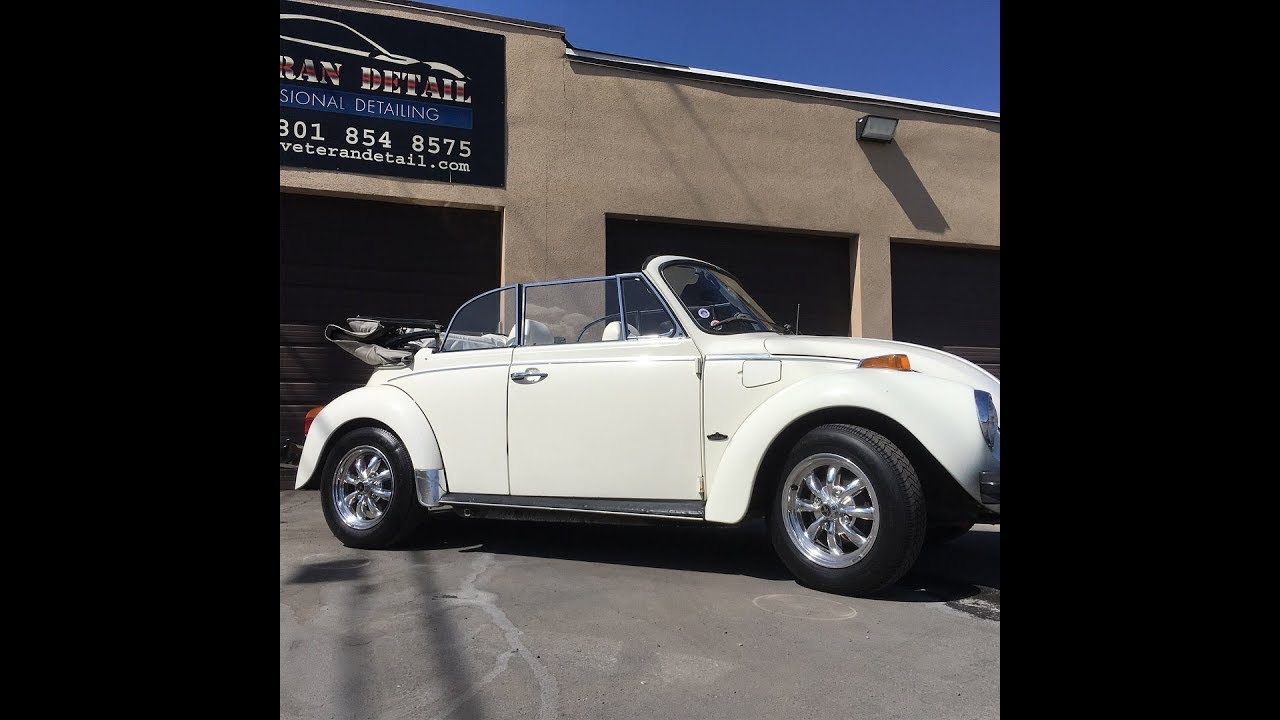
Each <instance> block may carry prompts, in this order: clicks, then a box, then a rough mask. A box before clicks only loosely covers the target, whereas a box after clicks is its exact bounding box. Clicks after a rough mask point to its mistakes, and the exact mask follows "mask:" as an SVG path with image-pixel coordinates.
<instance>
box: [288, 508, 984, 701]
mask: <svg viewBox="0 0 1280 720" xmlns="http://www.w3.org/2000/svg"><path fill="white" fill-rule="evenodd" d="M999 715H1000V530H999V526H995V525H979V526H976V527H975V528H974V529H973V530H972V531H970V532H969V533H968V534H967V535H965V536H963V537H961V538H959V539H958V540H955V541H952V542H951V543H947V544H945V545H940V546H926V547H925V550H924V553H923V554H922V555H921V558H920V560H919V561H918V562H917V564H916V567H915V569H914V570H912V571H911V573H909V574H908V575H907V576H906V577H905V578H904V579H903V580H902V581H901V582H899V583H898V585H897V586H895V587H894V588H893V589H891V590H890V591H889V592H887V593H886V594H884V595H883V596H882V597H878V598H875V599H867V598H852V597H844V596H840V595H832V594H828V593H823V592H818V591H815V590H810V589H808V588H805V587H803V586H801V585H799V584H798V583H796V581H795V580H794V579H792V578H791V576H790V575H789V574H788V573H787V570H786V568H785V567H784V566H783V565H782V563H781V562H780V561H779V560H778V559H777V557H776V556H775V555H774V553H773V548H772V547H771V546H770V544H769V540H768V536H767V534H766V532H765V528H764V525H763V523H760V522H754V523H750V524H746V525H743V526H737V527H716V526H705V525H701V526H696V527H692V526H691V527H685V526H674V527H671V526H664V527H618V526H604V525H587V524H557V523H533V522H515V521H499V520H473V519H463V518H460V517H457V516H456V515H454V514H453V513H451V512H448V511H445V512H437V513H433V514H432V517H431V518H430V520H429V522H428V523H427V524H426V526H425V527H424V528H423V530H422V531H421V532H419V533H418V534H417V535H416V536H415V537H414V538H413V540H412V541H411V542H410V543H409V544H408V545H406V546H405V547H402V548H399V549H395V550H382V551H368V550H353V549H350V548H346V547H343V545H342V544H341V543H339V542H338V541H337V540H336V539H335V538H334V537H333V535H332V534H331V533H330V532H329V528H328V527H327V526H326V525H325V522H324V517H323V516H322V515H321V510H320V502H319V494H318V493H317V492H315V491H306V490H304V491H292V490H285V491H281V492H280V717H281V718H307V719H313V718H335V719H339V720H346V719H348V718H422V719H423V720H430V719H433V718H440V719H442V718H457V719H462V718H538V719H540V720H551V719H552V718H646V719H648V718H660V719H662V720H683V719H690V720H692V719H695V718H709V719H716V720H719V719H722V718H723V719H729V718H804V717H811V716H817V717H837V718H939V719H942V718H995V717H999Z"/></svg>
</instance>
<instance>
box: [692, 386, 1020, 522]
mask: <svg viewBox="0 0 1280 720" xmlns="http://www.w3.org/2000/svg"><path fill="white" fill-rule="evenodd" d="M842 407H847V408H865V409H867V410H872V411H874V412H877V413H880V414H881V415H885V416H887V417H889V418H892V419H893V420H895V421H896V422H898V423H899V424H901V425H902V426H903V427H905V428H906V429H907V431H908V432H910V433H911V434H912V435H914V436H915V437H916V439H917V440H919V441H920V443H921V444H922V445H924V447H925V449H927V450H928V451H929V452H930V453H932V454H933V456H934V457H935V458H937V460H938V462H939V463H941V464H942V467H944V468H945V469H946V470H947V472H949V473H951V476H952V477H954V478H955V479H956V480H957V481H958V482H959V483H960V486H961V487H962V488H964V490H965V492H967V493H969V495H971V496H972V497H973V498H974V500H979V499H980V497H981V496H980V493H979V486H978V479H979V478H978V473H979V472H981V471H983V470H999V469H1000V463H999V461H998V460H996V458H995V457H994V456H992V454H991V452H990V450H988V448H987V444H986V442H985V441H984V440H983V439H982V431H981V430H980V429H979V427H978V418H977V410H976V406H975V404H974V397H973V388H972V387H970V386H969V385H965V384H963V383H959V382H955V381H952V380H944V379H942V378H937V377H932V376H929V375H924V374H921V373H916V372H901V371H897V370H869V369H862V370H846V371H841V372H832V373H823V374H821V375H815V376H814V377H811V378H809V379H807V380H802V381H800V382H798V383H796V384H794V385H792V386H790V387H788V388H786V389H785V390H782V391H781V392H779V393H778V394H776V395H774V396H773V397H771V398H769V399H768V400H766V401H765V402H764V403H761V405H760V407H758V408H756V409H755V410H754V411H753V412H752V413H751V414H750V415H748V416H747V419H746V420H745V421H743V423H742V426H741V427H739V428H738V430H737V431H736V432H735V433H734V434H733V438H732V440H731V441H730V444H729V446H728V447H727V448H725V453H724V455H723V456H722V457H721V460H720V464H719V466H718V467H717V469H716V471H715V475H714V477H713V478H712V479H711V482H710V483H708V486H707V505H706V515H705V517H706V519H707V520H708V521H711V522H721V523H736V522H739V521H740V520H742V518H743V517H744V516H745V515H746V512H747V506H748V504H749V503H750V501H751V491H752V487H753V486H754V484H755V480H756V474H757V472H758V471H759V469H760V463H761V461H762V460H763V459H764V455H765V453H766V452H767V451H768V449H769V446H770V445H772V444H773V441H774V439H775V438H777V437H778V435H779V434H780V433H781V432H782V431H783V430H784V429H785V428H786V427H787V426H788V425H790V424H791V423H792V422H794V421H795V420H797V419H799V418H800V417H802V416H804V415H808V414H809V413H811V412H814V411H815V410H823V409H827V408H842ZM762 481H763V482H772V481H773V479H771V478H764V479H763V480H762Z"/></svg>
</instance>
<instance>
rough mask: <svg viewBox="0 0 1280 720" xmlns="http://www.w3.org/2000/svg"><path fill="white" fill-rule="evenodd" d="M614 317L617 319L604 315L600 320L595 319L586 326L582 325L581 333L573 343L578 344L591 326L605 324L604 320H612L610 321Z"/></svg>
mask: <svg viewBox="0 0 1280 720" xmlns="http://www.w3.org/2000/svg"><path fill="white" fill-rule="evenodd" d="M615 317H617V316H616V315H605V316H604V317H602V318H596V319H595V320H592V321H591V322H589V323H587V324H586V325H583V326H582V332H580V333H578V339H577V340H574V342H576V343H580V342H582V336H583V335H586V334H587V330H589V329H591V326H592V325H595V324H597V323H602V322H605V321H606V320H612V319H614V318H615Z"/></svg>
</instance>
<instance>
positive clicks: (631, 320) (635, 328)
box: [622, 277, 676, 340]
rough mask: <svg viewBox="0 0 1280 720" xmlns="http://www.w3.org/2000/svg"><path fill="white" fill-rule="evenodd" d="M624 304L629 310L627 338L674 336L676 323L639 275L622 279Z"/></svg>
mask: <svg viewBox="0 0 1280 720" xmlns="http://www.w3.org/2000/svg"><path fill="white" fill-rule="evenodd" d="M622 304H623V307H624V308H625V309H626V311H627V339H628V340H635V339H636V338H642V337H674V336H675V334H676V328H675V325H674V324H673V323H672V322H671V316H670V315H668V314H667V309H666V307H665V306H663V304H662V301H661V300H659V299H658V296H657V295H655V294H654V293H653V290H651V289H650V288H649V285H648V283H646V282H645V281H644V280H642V279H640V278H638V277H629V278H625V279H623V281H622Z"/></svg>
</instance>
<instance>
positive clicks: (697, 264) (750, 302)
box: [658, 258, 785, 337]
mask: <svg viewBox="0 0 1280 720" xmlns="http://www.w3.org/2000/svg"><path fill="white" fill-rule="evenodd" d="M673 265H684V266H688V267H692V268H695V269H698V270H706V271H710V272H711V273H712V274H713V275H722V276H723V277H724V278H727V279H729V280H731V281H733V284H735V285H737V286H738V288H739V289H741V291H742V292H738V290H735V289H734V288H733V287H732V286H731V285H729V284H728V283H725V282H724V279H722V278H716V280H717V281H718V282H719V283H720V284H721V285H722V286H723V287H724V289H725V290H726V291H728V292H729V293H731V294H733V295H735V296H737V299H738V301H739V302H732V301H731V304H733V305H734V306H735V308H736V310H737V311H738V312H744V311H745V312H744V314H746V315H750V316H752V317H753V319H752V321H751V322H752V324H753V325H755V326H763V327H764V329H762V330H757V329H754V328H749V327H747V325H746V323H737V322H735V323H732V324H731V325H721V326H720V327H722V328H724V329H723V330H712V329H710V328H708V327H706V326H704V325H703V323H702V322H701V320H700V318H699V317H698V316H697V315H696V314H695V313H694V312H693V311H692V310H690V308H689V306H688V305H687V304H685V302H684V300H683V299H682V298H681V297H680V292H679V291H678V290H677V289H676V288H675V287H673V286H672V284H671V281H670V280H668V279H667V275H666V270H667V268H669V267H672V266H673ZM658 276H659V277H661V278H662V282H663V283H664V284H665V285H666V287H667V290H669V291H670V292H671V294H672V295H673V296H674V297H675V299H676V303H677V304H678V305H679V306H680V308H681V309H682V310H684V312H685V314H686V315H688V316H689V319H690V320H691V321H692V323H693V326H694V327H696V328H697V329H698V331H699V332H702V333H704V334H706V335H711V336H713V337H720V336H725V335H746V334H748V333H761V332H767V333H777V334H785V331H784V330H783V329H782V328H783V326H782V325H781V324H780V323H778V322H777V321H775V320H774V319H773V318H772V317H771V316H770V315H769V313H768V312H767V311H766V310H765V309H764V308H763V307H761V305H760V303H759V302H757V301H756V299H755V298H753V297H751V293H749V292H747V288H746V286H745V285H743V284H742V281H741V280H739V279H738V278H737V277H736V276H735V275H734V274H733V273H731V272H729V271H728V270H725V269H724V268H722V267H719V266H716V265H712V264H711V263H709V262H706V261H703V260H695V259H692V258H676V259H672V260H668V261H666V262H664V263H662V264H660V265H658ZM739 303H740V304H741V305H743V306H744V307H737V306H738V305H739ZM757 311H758V312H757ZM711 319H715V318H711ZM739 328H746V329H739Z"/></svg>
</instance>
